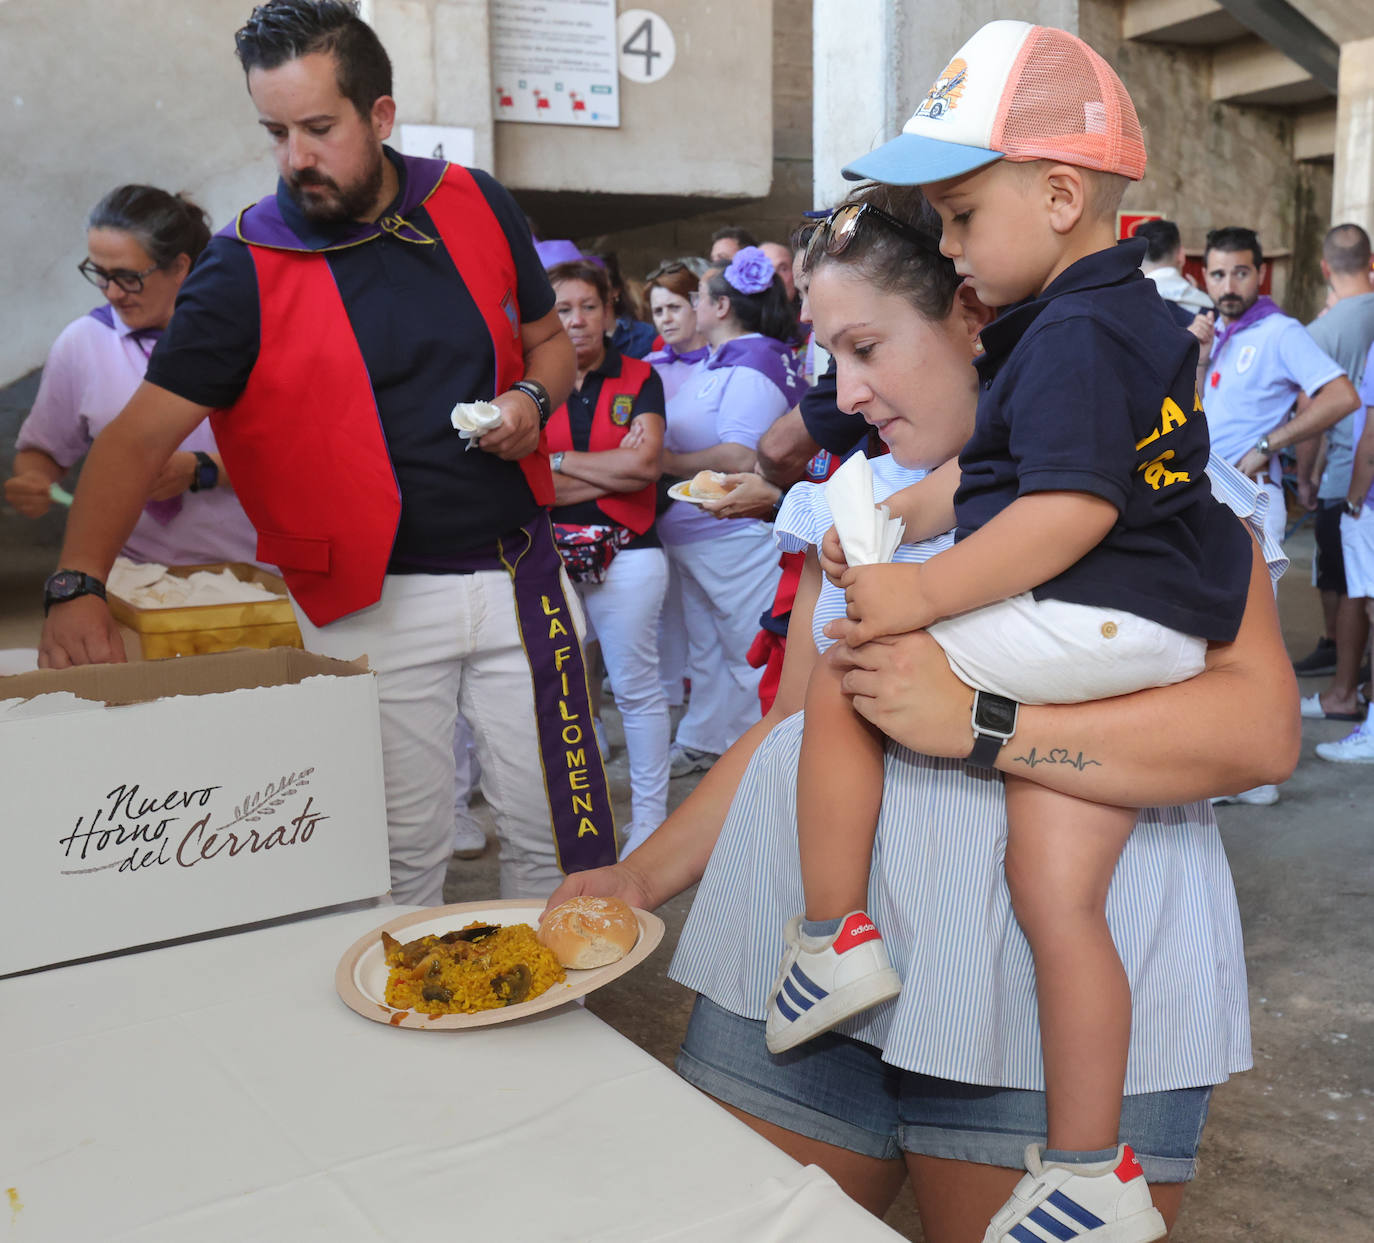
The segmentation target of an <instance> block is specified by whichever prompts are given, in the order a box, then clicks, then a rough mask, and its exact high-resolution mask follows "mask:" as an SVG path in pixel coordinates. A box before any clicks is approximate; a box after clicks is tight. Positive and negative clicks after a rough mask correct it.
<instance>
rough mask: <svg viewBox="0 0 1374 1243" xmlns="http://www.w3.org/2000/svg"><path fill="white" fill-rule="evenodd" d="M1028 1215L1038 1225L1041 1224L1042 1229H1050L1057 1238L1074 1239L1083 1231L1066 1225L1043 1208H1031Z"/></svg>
mask: <svg viewBox="0 0 1374 1243" xmlns="http://www.w3.org/2000/svg"><path fill="white" fill-rule="evenodd" d="M1027 1216H1028V1217H1029V1219H1030V1220H1031V1221H1033V1222H1034V1223H1035V1224H1036V1225H1037V1226H1039V1227H1040V1229H1041V1230H1045V1231H1048V1232H1049V1233H1050V1234H1052V1235H1054V1237H1055V1238H1056V1239H1073V1238H1077V1237H1078V1235H1079V1234H1080V1233H1081V1232H1080V1231H1078V1230H1075V1229H1074V1228H1073V1227H1072V1226H1070V1225H1066V1224H1065V1223H1064V1222H1062V1221H1060V1220H1059V1219H1058V1218H1057V1217H1051V1216H1050V1215H1049V1214H1048V1213H1047V1212H1045V1210H1044V1209H1042V1208H1033V1209H1031V1211H1030V1213H1029V1214H1028V1215H1027Z"/></svg>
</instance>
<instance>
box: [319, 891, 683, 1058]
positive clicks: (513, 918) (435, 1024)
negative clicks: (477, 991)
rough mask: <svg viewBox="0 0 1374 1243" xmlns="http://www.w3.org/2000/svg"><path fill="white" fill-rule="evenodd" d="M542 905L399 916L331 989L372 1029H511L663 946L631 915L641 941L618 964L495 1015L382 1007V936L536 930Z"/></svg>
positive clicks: (643, 917) (363, 944)
mask: <svg viewBox="0 0 1374 1243" xmlns="http://www.w3.org/2000/svg"><path fill="white" fill-rule="evenodd" d="M543 909H544V903H542V902H540V901H539V900H538V899H522V898H511V899H509V900H506V901H501V900H497V901H494V902H458V903H455V904H454V905H452V906H432V907H426V908H425V909H424V910H423V911H411V912H410V914H409V915H397V916H396V918H395V919H389V920H387V922H386V923H384V924H381V925H379V926H378V927H376V928H374V929H373V930H372V931H371V932H369V933H368V934H367V935H366V936H365V937H359V938H358V940H357V941H355V942H354V943H353V944H352V945H351V946H349V948H348V952H347V953H346V954H345V955H344V956H343V957H342V958H341V959H340V960H339V965H338V968H337V969H336V970H335V972H334V987H335V988H336V989H338V992H339V996H340V998H341V999H342V1000H343V1003H344V1005H346V1006H347V1007H348V1008H349V1009H350V1010H353V1011H355V1012H357V1013H358V1014H361V1015H362V1016H363V1018H365V1019H371V1020H372V1021H373V1022H375V1023H386V1024H388V1025H390V1026H391V1027H418V1028H420V1029H422V1030H424V1031H454V1030H458V1029H461V1028H465V1027H489V1026H491V1025H492V1024H493V1023H509V1022H510V1021H511V1020H512V1019H521V1018H527V1017H528V1016H529V1015H532V1014H539V1013H541V1012H542V1011H544V1010H552V1009H554V1008H555V1007H556V1006H561V1005H563V1004H564V1003H565V1002H568V1001H572V1000H573V998H575V997H585V996H586V995H587V994H588V993H590V992H592V991H594V990H595V989H598V988H600V987H601V986H602V985H603V984H609V983H610V982H611V981H612V980H614V979H617V978H619V977H620V976H622V975H624V974H625V973H626V972H627V971H629V970H630V969H631V968H633V967H637V966H638V965H639V964H640V963H641V962H643V961H644V960H645V959H646V958H648V956H649V955H650V954H651V953H653V951H654V949H655V948H656V947H657V945H658V943H659V942H660V941H661V940H663V921H662V920H661V919H659V917H658V916H657V915H651V914H650V913H649V912H648V911H641V910H637V909H636V910H635V918H636V919H638V920H639V940H638V941H636V942H635V945H634V948H633V949H632V950H630V952H629V953H628V954H626V955H625V957H624V958H622V959H621V960H620V961H619V962H614V963H611V964H610V966H608V967H594V968H592V969H591V970H590V971H573V970H572V969H571V968H569V969H568V972H567V978H566V979H564V980H563V982H562V983H561V984H555V985H554V986H553V987H552V988H551V989H549V991H548V992H546V993H541V994H540V995H539V996H538V997H533V998H531V999H530V1000H529V1001H522V1002H520V1003H519V1004H517V1005H514V1006H503V1007H502V1008H501V1009H499V1010H481V1011H479V1012H478V1013H476V1014H436V1015H429V1014H425V1013H423V1012H422V1011H419V1010H397V1009H395V1008H393V1007H392V1006H389V1005H387V1004H386V977H387V966H386V959H385V957H384V956H383V954H382V933H383V932H389V933H390V934H391V935H392V936H393V937H395V938H396V939H397V940H398V941H413V940H415V939H416V938H417V937H423V936H426V935H428V934H431V933H432V934H434V935H436V936H437V935H440V934H442V933H445V932H451V931H453V930H454V929H457V928H464V927H466V926H467V925H468V924H471V923H475V922H478V921H480V922H482V923H488V924H529V925H530V927H531V928H534V927H537V926H538V923H537V921H538V919H539V913H540V912H541V911H542V910H543Z"/></svg>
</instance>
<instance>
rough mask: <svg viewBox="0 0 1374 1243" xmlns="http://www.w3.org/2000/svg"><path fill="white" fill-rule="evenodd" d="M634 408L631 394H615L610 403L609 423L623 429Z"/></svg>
mask: <svg viewBox="0 0 1374 1243" xmlns="http://www.w3.org/2000/svg"><path fill="white" fill-rule="evenodd" d="M634 408H635V399H634V395H633V394H632V393H617V394H616V397H615V399H614V400H613V401H612V402H611V422H612V423H614V424H615V425H616V426H617V427H624V426H625V424H626V423H628V422H629V421H630V415H631V413H632V412H633V411H634Z"/></svg>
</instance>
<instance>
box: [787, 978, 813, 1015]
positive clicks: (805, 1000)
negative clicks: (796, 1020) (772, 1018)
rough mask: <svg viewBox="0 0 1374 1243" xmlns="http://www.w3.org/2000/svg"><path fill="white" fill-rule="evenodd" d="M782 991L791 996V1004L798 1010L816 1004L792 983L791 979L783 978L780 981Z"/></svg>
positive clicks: (809, 1007)
mask: <svg viewBox="0 0 1374 1243" xmlns="http://www.w3.org/2000/svg"><path fill="white" fill-rule="evenodd" d="M782 991H783V992H784V993H786V994H787V995H788V997H789V998H791V1000H792V1004H793V1005H794V1006H796V1007H797V1009H798V1010H809V1009H811V1007H812V1006H814V1005H815V1004H816V1003H815V1002H814V1001H812V1000H811V998H810V997H808V996H807V995H806V994H805V993H803V992H802V991H801V990H800V989H799V988H798V987H797V986H796V985H795V984H793V983H792V981H791V980H784V981H783V982H782Z"/></svg>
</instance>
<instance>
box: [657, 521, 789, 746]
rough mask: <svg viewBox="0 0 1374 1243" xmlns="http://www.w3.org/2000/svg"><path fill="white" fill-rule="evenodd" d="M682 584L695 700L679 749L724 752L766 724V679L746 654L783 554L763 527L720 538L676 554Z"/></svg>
mask: <svg viewBox="0 0 1374 1243" xmlns="http://www.w3.org/2000/svg"><path fill="white" fill-rule="evenodd" d="M668 555H669V557H671V558H672V561H673V565H674V567H675V568H676V569H677V570H678V571H679V573H680V575H681V578H682V612H683V617H684V618H685V619H686V623H687V676H688V677H690V678H691V679H692V698H691V700H690V701H689V702H688V705H687V712H686V715H684V716H683V718H682V720H681V721H680V722H678V727H677V743H678V745H679V746H682V747H690V748H692V749H693V750H695V751H709V752H712V753H714V754H717V755H719V754H721V753H722V752H724V751H725V750H727V749H728V748H729V747H730V746H731V745H732V744H733V743H734V741H735V739H737V738H738V737H739V736H740V735H741V734H742V733H744V731H745V730H746V729H748V728H749V727H750V726H751V725H752V724H754V722H755V721H757V720H758V719H759V716H760V715H761V713H762V708H761V707H760V705H759V679H760V678H761V677H762V676H763V670H762V669H752V668H750V666H749V662H748V660H747V659H746V656H747V655H748V652H749V647H750V644H752V643H753V641H754V636H755V635H756V634H757V633H758V630H759V616H760V615H761V614H762V613H763V611H764V609H766V608H770V607H771V606H772V603H773V596H774V593H775V592H776V591H777V589H778V576H779V574H780V572H781V571H780V570H779V568H778V549H777V545H776V544H774V542H773V533H772V529H771V528H770V527H768V526H766V525H764V524H763V523H761V522H760V523H754V524H752V525H750V526H747V527H740V528H737V529H735V530H727V531H726V532H725V533H723V534H722V535H719V536H717V537H716V538H714V539H707V540H698V541H697V542H696V543H694V544H673V545H671V546H669V548H668Z"/></svg>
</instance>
